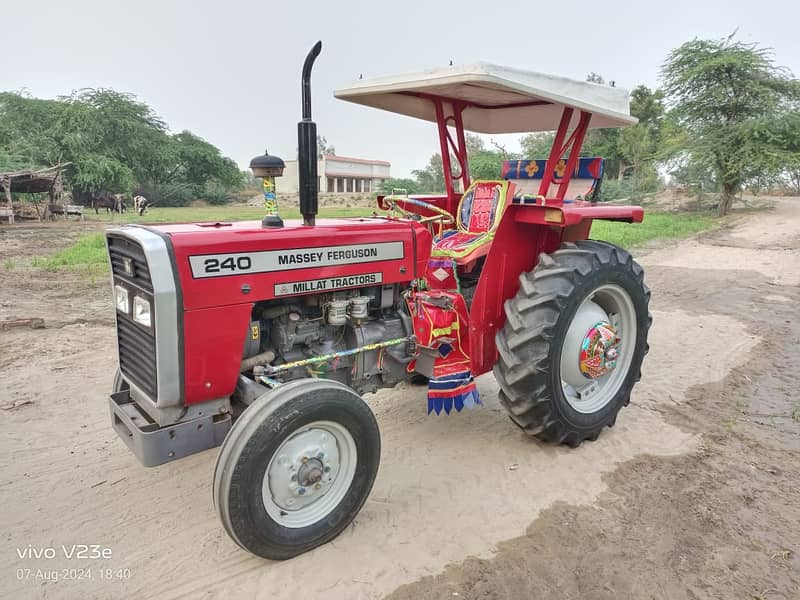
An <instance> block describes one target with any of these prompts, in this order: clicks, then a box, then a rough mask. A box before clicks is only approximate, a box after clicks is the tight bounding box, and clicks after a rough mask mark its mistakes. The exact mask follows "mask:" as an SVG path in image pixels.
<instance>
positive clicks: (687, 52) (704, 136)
mask: <svg viewBox="0 0 800 600" xmlns="http://www.w3.org/2000/svg"><path fill="white" fill-rule="evenodd" d="M661 76H662V79H663V82H664V90H665V92H666V95H667V99H668V104H669V106H670V107H671V111H670V112H671V117H672V118H673V119H674V121H675V123H676V124H677V126H678V127H680V128H682V129H683V130H685V131H686V134H687V135H686V136H685V137H684V140H685V141H686V147H685V148H683V149H682V151H683V152H685V153H686V155H687V156H688V157H689V160H691V161H692V162H695V163H698V164H699V165H700V166H701V168H702V167H705V168H707V169H708V170H710V171H712V172H713V173H714V177H715V179H716V180H717V182H718V183H719V186H720V189H721V191H722V197H721V199H720V203H719V209H718V212H719V215H725V214H727V213H728V211H729V210H730V207H731V205H732V203H733V199H734V197H735V195H736V193H737V192H738V191H739V190H740V189H741V187H742V184H743V183H744V182H745V181H747V180H748V179H750V178H753V177H757V176H759V175H761V174H763V173H765V172H768V171H770V170H774V169H775V168H776V167H777V165H776V164H775V160H774V159H775V157H776V155H778V154H780V148H779V147H778V146H779V145H778V144H776V141H775V136H773V135H770V131H771V130H774V128H775V125H776V121H778V120H779V119H780V118H781V116H782V115H784V114H785V113H786V112H787V111H789V110H791V109H792V108H795V107H796V100H797V98H798V84H797V81H796V80H794V79H792V78H791V76H790V74H789V72H788V71H787V70H786V69H784V68H782V67H778V66H776V65H775V63H774V61H773V58H772V52H771V51H770V50H769V49H766V48H762V47H760V46H759V45H758V44H757V43H754V44H745V43H743V42H737V41H734V39H733V35H731V36H729V37H727V38H725V39H722V40H698V39H695V40H692V41H690V42H686V43H685V44H683V45H682V46H680V47H679V48H677V49H675V50H673V51H672V52H671V53H670V54H669V56H668V57H667V60H666V62H665V63H664V65H663V66H662V69H661Z"/></svg>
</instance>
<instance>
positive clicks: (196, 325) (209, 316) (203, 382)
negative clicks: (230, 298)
mask: <svg viewBox="0 0 800 600" xmlns="http://www.w3.org/2000/svg"><path fill="white" fill-rule="evenodd" d="M252 308H253V305H252V304H250V303H246V304H237V305H234V306H218V307H214V308H202V309H198V310H190V311H187V312H186V313H184V315H183V330H184V336H185V338H184V339H185V344H184V348H185V349H186V356H185V361H184V365H185V367H184V368H185V375H186V376H185V381H186V388H185V389H186V394H185V395H186V404H197V403H198V402H205V401H206V400H212V399H214V398H220V397H223V396H230V395H231V394H232V393H233V390H234V388H235V387H236V379H237V377H238V375H239V366H240V365H241V362H242V353H243V351H244V343H245V337H246V336H247V333H248V331H249V328H248V325H249V324H250V311H251V310H252Z"/></svg>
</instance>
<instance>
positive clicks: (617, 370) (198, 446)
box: [107, 43, 651, 559]
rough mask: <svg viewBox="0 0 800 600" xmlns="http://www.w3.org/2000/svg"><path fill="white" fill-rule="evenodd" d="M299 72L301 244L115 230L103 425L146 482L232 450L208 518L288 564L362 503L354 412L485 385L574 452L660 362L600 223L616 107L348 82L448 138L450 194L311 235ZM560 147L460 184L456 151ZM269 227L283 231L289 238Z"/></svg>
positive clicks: (608, 210)
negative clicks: (482, 378)
mask: <svg viewBox="0 0 800 600" xmlns="http://www.w3.org/2000/svg"><path fill="white" fill-rule="evenodd" d="M320 49H321V44H320V43H318V44H317V45H316V46H315V47H314V48H313V49H312V51H311V52H310V53H309V55H308V57H307V58H306V62H305V65H304V68H303V76H302V83H303V87H302V89H303V120H302V121H301V122H300V123H299V125H298V138H299V153H298V162H299V166H300V169H299V170H300V186H301V190H300V211H301V213H302V215H303V220H302V222H296V223H293V222H287V223H286V224H283V222H282V221H280V219H277V220H276V219H272V220H267V219H265V221H264V222H263V223H262V222H236V223H230V222H225V223H188V224H180V225H163V226H148V227H145V226H125V227H120V228H116V229H110V230H109V231H108V234H107V245H108V253H109V257H110V262H111V267H112V271H113V287H114V300H115V305H116V309H117V310H116V315H117V336H118V338H117V339H118V352H119V372H118V373H117V376H116V379H115V383H114V390H113V393H112V395H111V402H110V406H111V413H112V419H113V425H114V428H115V429H116V431H117V432H118V433H119V435H120V436H121V437H122V439H123V440H124V441H125V442H126V443H127V444H128V446H129V447H130V448H131V449H132V450H133V451H134V453H135V454H136V455H137V457H138V458H139V459H140V460H141V461H142V462H143V463H144V464H145V465H147V466H153V465H157V464H161V463H164V462H167V461H170V460H175V459H177V458H180V457H182V456H186V455H188V454H191V453H194V452H198V451H201V450H205V449H208V448H211V447H214V446H217V445H219V444H221V445H222V447H221V449H220V451H219V455H218V458H217V463H216V468H215V471H214V484H213V495H214V504H215V506H216V509H217V511H218V513H219V516H220V518H221V520H222V523H223V525H224V527H225V530H226V531H227V532H228V534H230V536H231V537H232V538H233V539H234V540H235V541H236V542H237V543H238V544H239V545H240V546H241V547H242V548H244V549H245V550H247V551H249V552H252V553H254V554H257V555H259V556H262V557H266V558H272V559H285V558H289V557H292V556H295V555H297V554H300V553H302V552H305V551H307V550H309V549H311V548H314V547H315V546H318V545H320V544H323V543H325V542H328V541H330V540H332V539H333V538H335V537H336V536H337V535H338V534H339V533H340V532H341V531H342V530H343V529H344V528H345V527H347V525H348V524H349V523H350V522H351V521H352V519H353V518H354V517H355V515H356V514H357V513H358V511H359V509H360V508H361V506H362V505H363V504H364V502H365V500H366V499H367V496H368V495H369V493H370V490H371V488H372V484H373V481H374V479H375V475H376V473H377V470H378V463H379V460H380V447H381V443H380V433H379V431H378V425H377V423H376V420H375V417H374V416H373V414H372V411H371V410H370V408H369V407H368V406H367V404H366V403H365V402H364V401H363V400H362V398H361V396H362V395H363V394H365V393H367V392H374V391H376V390H377V389H378V388H382V387H387V386H394V385H396V384H397V383H398V382H401V381H409V380H412V379H417V380H419V379H422V380H423V381H427V386H428V391H427V396H428V409H427V410H428V412H429V413H431V412H433V413H436V414H440V413H441V412H444V413H450V412H451V411H459V410H461V409H462V408H465V407H466V408H470V407H473V406H475V405H478V404H480V403H481V401H480V398H479V395H478V392H477V389H476V387H475V383H474V381H473V378H474V377H476V376H478V375H481V374H483V373H487V372H489V371H492V370H493V371H494V374H495V377H496V378H497V381H498V383H499V386H500V402H501V403H502V405H503V406H504V407H505V408H506V409H507V410H508V412H509V415H510V417H511V421H512V422H513V423H514V424H516V425H517V426H519V427H520V428H522V429H523V430H524V431H525V432H526V433H528V434H530V435H534V436H537V437H538V438H540V439H542V440H545V441H547V442H552V443H555V444H561V443H564V444H568V445H570V446H578V445H579V444H580V443H581V442H582V441H584V440H587V439H588V440H594V439H596V438H597V436H598V435H599V434H600V432H601V431H602V430H603V428H605V427H610V426H612V425H613V424H614V422H615V420H616V418H617V413H618V412H619V410H620V408H622V407H623V406H625V405H627V404H628V402H629V400H630V395H631V389H632V388H633V386H634V384H635V383H636V382H637V381H638V380H639V378H640V367H641V364H642V360H643V358H644V356H645V354H646V353H647V332H648V329H649V327H650V323H651V318H650V315H649V313H648V302H649V299H650V292H649V291H648V289H647V286H646V285H645V283H644V273H643V271H642V268H641V267H640V266H639V265H638V264H637V263H636V262H635V261H634V260H633V258H631V255H630V254H629V253H628V252H626V251H625V250H623V249H621V248H618V247H616V246H613V245H611V244H608V243H606V242H600V241H591V240H589V239H588V237H589V234H590V230H591V226H592V221H593V220H594V219H603V220H611V221H625V222H629V223H630V222H639V221H641V220H642V217H643V211H642V209H641V208H639V207H634V206H618V205H615V206H609V205H600V204H597V203H595V202H594V196H595V195H596V194H597V190H598V186H599V185H600V182H601V180H602V169H603V161H602V159H600V158H579V156H580V149H581V144H582V142H583V139H584V136H585V134H586V131H587V129H588V128H589V127H590V126H591V127H620V126H625V125H628V124H631V123H634V122H635V119H634V118H632V117H630V116H629V112H628V95H627V92H625V91H624V90H621V89H618V88H612V87H606V86H601V85H596V84H592V83H586V82H580V81H572V80H568V79H564V78H561V77H553V76H549V75H542V74H539V73H533V72H528V71H521V70H516V69H510V68H504V67H497V66H494V65H488V64H478V65H472V66H467V67H448V68H444V69H438V70H431V71H426V72H424V73H419V74H415V75H408V76H401V77H389V78H381V79H374V80H359V81H358V82H357V83H355V84H354V85H353V86H352V87H349V88H346V89H343V90H339V91H338V92H336V94H335V95H336V96H337V97H338V98H341V99H343V100H347V101H350V102H356V103H359V104H365V105H368V106H373V107H377V108H382V109H384V110H390V111H393V112H396V113H401V114H405V115H410V116H413V117H418V118H421V119H425V120H428V121H432V122H435V123H436V124H437V127H438V132H439V138H440V144H441V155H442V159H443V163H444V174H445V183H446V194H444V195H440V196H424V197H423V196H408V195H399V194H392V195H389V196H383V197H380V196H379V198H378V204H379V207H380V208H381V209H384V210H385V211H387V212H385V213H384V214H383V215H381V216H378V215H376V216H373V217H370V218H342V219H324V220H322V219H320V220H316V218H315V215H316V213H317V204H318V202H317V181H318V179H317V172H316V171H317V163H316V157H317V152H316V125H315V124H314V123H313V122H312V121H311V103H310V76H311V68H312V66H313V63H314V60H315V59H316V57H317V56H318V55H319V52H320ZM554 129H555V130H556V131H557V133H556V136H555V142H554V144H553V148H552V150H551V152H550V155H549V156H548V157H547V159H545V160H513V161H506V163H505V164H504V166H503V172H502V174H500V173H498V175H499V178H498V179H494V180H475V181H473V180H471V179H470V174H469V168H468V162H467V155H466V144H465V135H464V132H465V130H471V131H476V132H480V133H514V132H528V131H547V130H554ZM276 221H277V222H276Z"/></svg>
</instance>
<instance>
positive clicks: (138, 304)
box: [133, 296, 152, 327]
mask: <svg viewBox="0 0 800 600" xmlns="http://www.w3.org/2000/svg"><path fill="white" fill-rule="evenodd" d="M133 320H134V321H136V322H137V323H139V325H144V326H145V327H150V325H151V324H152V320H151V318H150V303H149V302H148V301H147V300H145V299H144V298H140V297H139V296H134V297H133Z"/></svg>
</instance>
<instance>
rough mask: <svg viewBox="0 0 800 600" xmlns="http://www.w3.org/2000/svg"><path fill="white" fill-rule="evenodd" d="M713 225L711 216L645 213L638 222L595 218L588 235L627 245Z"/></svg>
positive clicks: (639, 243) (683, 233)
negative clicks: (596, 219) (598, 219)
mask: <svg viewBox="0 0 800 600" xmlns="http://www.w3.org/2000/svg"><path fill="white" fill-rule="evenodd" d="M713 224H714V219H712V218H711V217H709V216H706V215H703V214H697V213H679V214H671V213H657V212H647V213H645V215H644V221H642V222H641V223H615V222H611V221H595V222H594V223H593V224H592V233H591V238H592V239H595V240H604V241H606V242H610V243H612V244H616V245H617V246H622V247H623V248H631V247H633V246H639V245H641V244H643V243H645V242H648V241H650V240H656V239H669V238H682V237H689V236H690V235H694V234H695V233H699V232H700V231H703V230H705V229H708V228H710V227H711V226H712V225H713Z"/></svg>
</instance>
